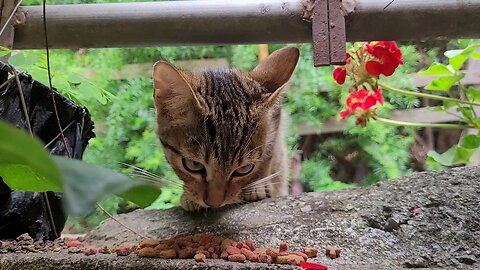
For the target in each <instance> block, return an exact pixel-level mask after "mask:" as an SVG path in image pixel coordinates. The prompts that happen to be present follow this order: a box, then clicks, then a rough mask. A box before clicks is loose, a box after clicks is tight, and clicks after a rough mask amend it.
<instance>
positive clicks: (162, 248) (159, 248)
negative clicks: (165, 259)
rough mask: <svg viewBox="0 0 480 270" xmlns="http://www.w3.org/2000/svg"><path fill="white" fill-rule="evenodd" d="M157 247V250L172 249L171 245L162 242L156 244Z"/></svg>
mask: <svg viewBox="0 0 480 270" xmlns="http://www.w3.org/2000/svg"><path fill="white" fill-rule="evenodd" d="M155 249H156V250H166V249H170V246H169V245H168V244H166V243H160V244H158V245H156V246H155Z"/></svg>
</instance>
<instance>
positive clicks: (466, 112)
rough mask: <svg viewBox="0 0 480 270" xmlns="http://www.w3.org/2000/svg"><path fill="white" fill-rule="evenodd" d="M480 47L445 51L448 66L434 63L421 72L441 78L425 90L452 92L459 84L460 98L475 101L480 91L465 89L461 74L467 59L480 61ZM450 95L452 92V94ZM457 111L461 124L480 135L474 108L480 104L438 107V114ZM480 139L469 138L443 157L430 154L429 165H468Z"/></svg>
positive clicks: (449, 104) (473, 88) (434, 153)
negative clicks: (452, 110) (479, 50)
mask: <svg viewBox="0 0 480 270" xmlns="http://www.w3.org/2000/svg"><path fill="white" fill-rule="evenodd" d="M478 48H480V45H479V44H474V45H468V46H466V47H465V48H464V49H459V50H450V51H446V52H445V56H446V57H447V58H448V61H449V64H448V65H444V64H439V63H434V64H432V66H430V67H429V68H428V69H427V70H425V71H423V72H420V75H442V76H440V77H439V78H437V79H434V80H433V81H432V83H430V84H429V85H428V86H427V87H425V89H428V90H441V91H447V92H449V91H450V90H451V88H452V86H453V85H455V84H457V89H458V91H459V92H460V95H464V97H465V99H466V101H470V102H476V101H478V100H479V98H480V89H477V88H475V87H469V88H465V87H464V86H463V84H462V79H463V78H464V77H465V73H463V72H461V71H460V69H461V68H462V66H463V64H464V63H465V61H467V60H468V59H470V58H471V59H478V58H479V56H480V54H479V53H478V52H477V51H476V49H478ZM444 74H450V76H443V75H444ZM450 94H451V93H450ZM452 107H453V108H456V110H457V112H460V113H461V115H462V116H463V118H461V119H460V121H461V122H463V123H465V124H466V125H467V126H469V127H471V128H475V129H477V132H479V133H478V134H480V118H479V117H478V116H477V114H476V112H475V109H474V107H478V104H477V105H475V104H467V105H466V104H462V103H459V102H455V101H448V102H446V101H444V102H443V105H442V106H441V107H439V108H438V110H439V111H447V110H449V109H450V108H452ZM479 142H480V139H479V137H478V136H477V135H467V136H465V137H464V138H463V140H462V141H461V142H460V143H459V144H458V145H455V146H453V147H452V148H450V149H448V150H447V151H446V152H444V153H443V154H439V153H437V152H435V151H430V152H429V153H428V159H427V162H428V163H429V165H430V166H432V167H437V168H438V167H439V165H443V166H456V165H462V164H468V163H469V162H470V158H471V157H472V156H473V154H475V153H476V152H477V151H478V149H479V147H480V145H479Z"/></svg>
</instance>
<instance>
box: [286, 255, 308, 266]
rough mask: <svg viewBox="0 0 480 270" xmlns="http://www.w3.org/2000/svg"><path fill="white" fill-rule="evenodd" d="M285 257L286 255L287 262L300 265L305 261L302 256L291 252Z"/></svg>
mask: <svg viewBox="0 0 480 270" xmlns="http://www.w3.org/2000/svg"><path fill="white" fill-rule="evenodd" d="M287 257H288V259H287V263H288V264H292V265H300V264H301V263H302V262H305V260H304V259H303V258H302V257H300V256H297V255H293V254H291V255H288V256H287Z"/></svg>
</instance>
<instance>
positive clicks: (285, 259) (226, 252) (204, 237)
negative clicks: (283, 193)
mask: <svg viewBox="0 0 480 270" xmlns="http://www.w3.org/2000/svg"><path fill="white" fill-rule="evenodd" d="M65 250H66V251H67V252H68V253H83V254H85V255H87V256H88V255H94V254H98V253H101V254H110V253H114V254H116V255H117V256H128V255H130V254H136V255H137V256H139V257H146V258H164V259H175V258H179V259H195V261H197V262H204V263H205V262H206V261H207V259H224V260H228V261H231V262H245V261H250V262H260V263H275V264H292V265H300V264H301V263H304V262H306V261H307V260H308V259H309V258H314V257H317V253H318V250H317V249H316V248H314V247H306V248H303V250H302V251H290V250H289V249H288V246H287V243H286V242H281V243H280V245H279V246H278V248H272V247H257V246H256V245H255V244H254V242H253V241H252V240H247V241H245V242H241V241H234V240H232V239H228V238H224V237H221V236H216V235H214V234H210V233H202V234H195V235H176V236H174V237H172V238H170V239H166V240H156V239H143V240H141V241H140V243H135V244H134V243H124V244H121V245H118V246H114V247H109V246H103V247H101V248H99V247H96V246H88V245H85V244H84V242H83V239H69V238H64V239H56V240H55V241H41V240H40V241H34V239H32V238H31V237H30V236H29V235H28V234H23V235H21V236H19V237H17V239H15V240H10V241H0V254H1V253H13V252H16V253H27V252H36V253H43V252H48V251H53V252H60V251H65ZM340 251H341V250H340V249H339V248H336V247H326V249H325V254H326V255H327V256H329V257H330V258H332V259H335V258H337V257H338V256H339V255H340Z"/></svg>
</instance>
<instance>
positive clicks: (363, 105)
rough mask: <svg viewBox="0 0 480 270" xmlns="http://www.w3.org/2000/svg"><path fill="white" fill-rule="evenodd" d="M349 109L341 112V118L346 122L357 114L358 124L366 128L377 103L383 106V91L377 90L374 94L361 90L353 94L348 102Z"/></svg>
mask: <svg viewBox="0 0 480 270" xmlns="http://www.w3.org/2000/svg"><path fill="white" fill-rule="evenodd" d="M345 103H346V105H347V108H346V109H345V110H343V111H341V112H340V117H341V118H342V120H345V119H346V118H347V117H349V116H351V115H353V114H357V120H356V122H355V123H356V124H357V125H360V126H365V125H366V123H367V120H368V118H369V117H370V116H371V109H372V108H374V107H375V106H376V105H377V103H380V104H382V105H383V95H382V90H380V88H379V89H377V91H375V93H372V92H370V91H368V90H366V89H360V90H358V91H357V92H354V93H351V94H350V95H349V96H348V98H347V100H346V102H345Z"/></svg>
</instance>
